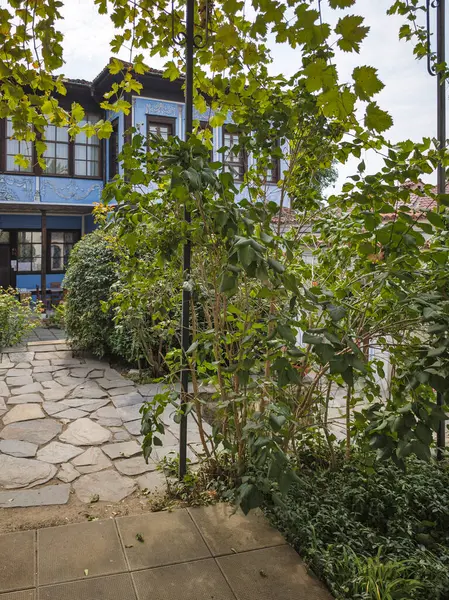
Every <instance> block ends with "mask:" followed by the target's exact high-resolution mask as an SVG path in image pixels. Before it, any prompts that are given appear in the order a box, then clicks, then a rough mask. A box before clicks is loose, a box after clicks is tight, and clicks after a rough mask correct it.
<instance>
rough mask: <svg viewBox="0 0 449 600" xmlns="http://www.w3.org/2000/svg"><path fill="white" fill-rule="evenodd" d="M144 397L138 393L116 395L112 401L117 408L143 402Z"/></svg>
mask: <svg viewBox="0 0 449 600" xmlns="http://www.w3.org/2000/svg"><path fill="white" fill-rule="evenodd" d="M143 401H144V400H143V397H142V396H141V395H140V394H139V393H138V392H134V393H133V394H124V395H123V396H114V397H113V398H112V403H113V405H114V406H115V407H116V408H122V407H124V406H133V405H134V404H142V403H143Z"/></svg>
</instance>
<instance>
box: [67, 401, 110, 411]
mask: <svg viewBox="0 0 449 600" xmlns="http://www.w3.org/2000/svg"><path fill="white" fill-rule="evenodd" d="M60 404H61V405H64V406H67V407H70V408H79V409H80V410H85V411H86V412H93V411H94V410H98V409H99V408H102V407H103V406H106V404H109V398H104V399H102V400H99V399H98V398H97V399H95V398H94V399H93V400H87V399H86V398H67V400H62V402H61V403H60Z"/></svg>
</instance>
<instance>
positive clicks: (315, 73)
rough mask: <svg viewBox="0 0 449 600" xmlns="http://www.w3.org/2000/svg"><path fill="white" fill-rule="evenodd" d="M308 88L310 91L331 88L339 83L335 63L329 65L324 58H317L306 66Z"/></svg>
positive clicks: (305, 73)
mask: <svg viewBox="0 0 449 600" xmlns="http://www.w3.org/2000/svg"><path fill="white" fill-rule="evenodd" d="M304 75H305V76H306V78H307V79H306V88H307V90H308V91H309V92H317V91H318V90H320V89H327V88H331V87H332V86H334V85H335V84H336V83H337V71H336V69H335V67H334V66H333V65H328V63H327V62H326V61H325V60H324V58H317V59H316V60H315V61H314V62H310V63H309V64H308V65H307V66H306V67H305V68H304Z"/></svg>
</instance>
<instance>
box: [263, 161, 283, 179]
mask: <svg viewBox="0 0 449 600" xmlns="http://www.w3.org/2000/svg"><path fill="white" fill-rule="evenodd" d="M280 178H281V161H280V160H279V158H273V160H272V162H271V166H270V167H268V169H267V176H266V179H265V181H266V183H277V182H278V181H279V179H280Z"/></svg>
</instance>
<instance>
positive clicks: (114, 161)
mask: <svg viewBox="0 0 449 600" xmlns="http://www.w3.org/2000/svg"><path fill="white" fill-rule="evenodd" d="M118 155H119V137H118V119H114V120H113V121H112V133H111V136H110V138H109V177H108V179H113V177H114V176H115V175H118V173H119V165H118Z"/></svg>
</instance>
